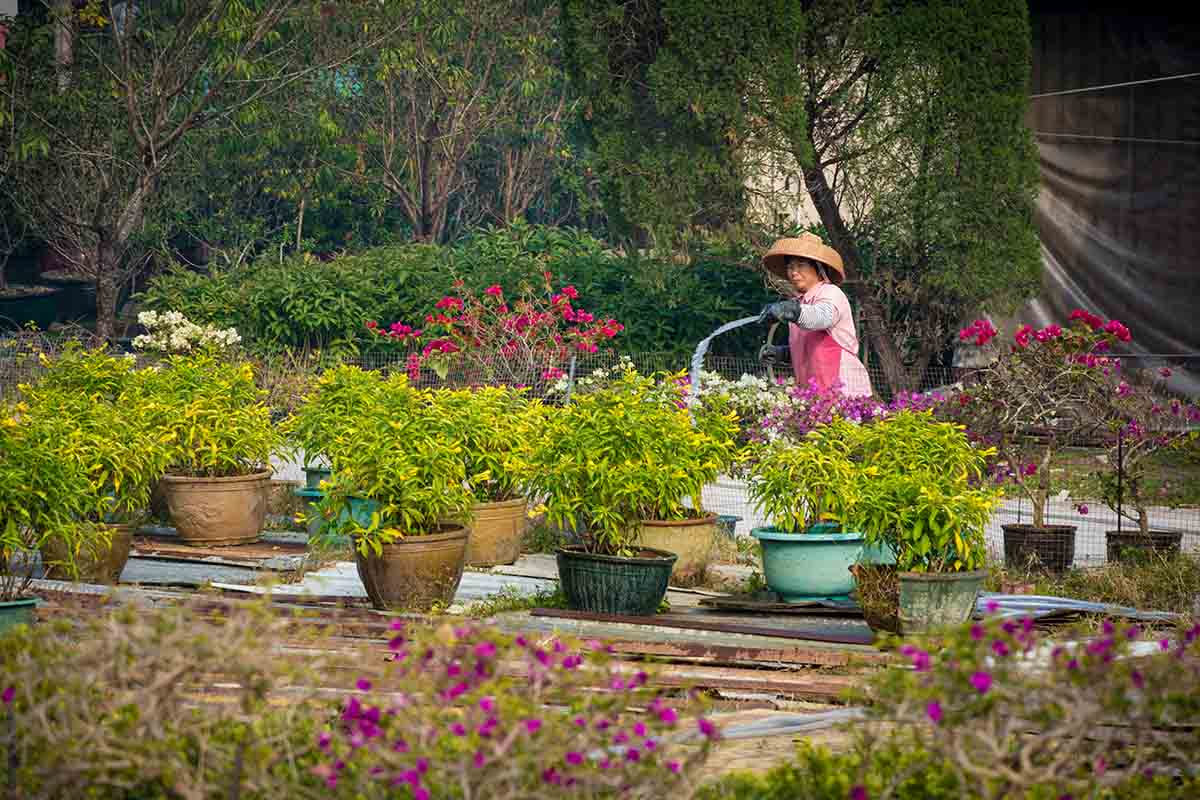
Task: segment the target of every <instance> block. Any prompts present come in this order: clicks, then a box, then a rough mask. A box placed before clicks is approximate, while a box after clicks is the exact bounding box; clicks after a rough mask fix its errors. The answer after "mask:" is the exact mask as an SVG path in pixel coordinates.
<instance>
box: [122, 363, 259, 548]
mask: <svg viewBox="0 0 1200 800" xmlns="http://www.w3.org/2000/svg"><path fill="white" fill-rule="evenodd" d="M145 372H146V375H145V380H146V385H145V386H144V387H143V391H145V392H146V393H147V396H149V397H155V398H158V399H159V400H161V403H160V408H161V413H158V414H156V415H154V424H155V425H156V427H157V429H158V431H159V433H160V435H162V436H164V437H169V440H170V442H171V457H170V467H169V468H168V471H167V474H166V475H165V476H164V477H163V480H162V484H163V491H164V494H165V495H166V501H167V506H168V508H169V510H170V515H171V520H172V522H173V523H174V525H175V529H176V530H177V531H178V533H179V538H180V541H181V542H183V543H184V544H189V545H195V546H209V547H213V546H228V545H236V544H244V543H247V542H253V541H257V539H258V536H259V533H260V532H261V530H262V526H263V521H264V519H265V516H266V483H267V481H268V480H270V477H271V469H270V459H271V456H272V454H274V453H275V452H276V451H277V450H278V449H279V448H280V447H281V445H282V443H283V438H282V435H281V433H280V431H279V429H278V428H277V427H276V426H275V425H274V423H273V422H272V421H271V412H270V409H269V408H268V407H267V406H266V404H265V403H263V402H262V394H263V393H262V392H261V391H260V390H259V389H258V387H257V386H255V383H254V374H253V370H252V369H251V367H250V365H248V364H244V363H225V362H222V361H219V360H217V359H216V358H215V357H214V356H213V355H211V354H207V353H201V354H197V355H190V356H170V357H168V358H167V360H166V362H165V363H164V364H163V365H162V368H161V369H158V370H147V371H145Z"/></svg>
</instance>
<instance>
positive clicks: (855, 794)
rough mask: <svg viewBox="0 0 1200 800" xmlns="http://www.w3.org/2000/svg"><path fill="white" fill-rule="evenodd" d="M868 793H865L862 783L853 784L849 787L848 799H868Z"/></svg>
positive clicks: (865, 789)
mask: <svg viewBox="0 0 1200 800" xmlns="http://www.w3.org/2000/svg"><path fill="white" fill-rule="evenodd" d="M870 797H871V796H870V795H869V794H867V787H865V786H863V785H862V784H858V785H857V786H853V787H851V789H850V800H870Z"/></svg>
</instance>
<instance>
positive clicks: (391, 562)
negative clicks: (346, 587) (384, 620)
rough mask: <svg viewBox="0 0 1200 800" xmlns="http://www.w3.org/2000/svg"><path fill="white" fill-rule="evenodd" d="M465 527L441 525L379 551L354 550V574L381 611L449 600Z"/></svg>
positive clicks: (425, 607)
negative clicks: (436, 528) (377, 553)
mask: <svg viewBox="0 0 1200 800" xmlns="http://www.w3.org/2000/svg"><path fill="white" fill-rule="evenodd" d="M469 533H470V532H469V531H468V530H467V529H466V528H464V527H463V526H461V525H443V526H441V530H440V531H439V532H438V533H431V534H422V535H413V536H408V537H406V538H404V539H400V540H399V541H395V542H392V543H391V544H385V545H383V553H382V554H381V555H378V556H377V555H375V554H374V553H371V554H369V555H365V556H364V555H363V554H362V553H361V552H360V551H359V550H358V548H357V547H356V548H355V550H354V563H355V565H356V566H357V567H358V577H359V579H360V580H361V581H362V583H363V586H364V587H365V588H366V590H367V597H369V598H371V604H372V605H373V606H375V608H378V609H380V610H389V609H391V610H405V611H429V610H430V609H431V608H433V607H434V605H437V604H439V603H440V604H442V605H449V604H450V603H451V602H452V601H453V600H454V593H455V592H456V591H458V584H459V582H460V581H461V580H462V574H463V567H464V566H465V564H466V560H467V539H468V536H469Z"/></svg>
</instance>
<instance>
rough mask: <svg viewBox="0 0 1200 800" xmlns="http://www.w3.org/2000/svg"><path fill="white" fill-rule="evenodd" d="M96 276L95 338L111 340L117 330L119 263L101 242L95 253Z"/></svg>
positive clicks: (112, 251)
mask: <svg viewBox="0 0 1200 800" xmlns="http://www.w3.org/2000/svg"><path fill="white" fill-rule="evenodd" d="M92 257H93V258H94V259H95V267H96V269H95V273H94V274H95V276H96V338H97V339H99V340H101V341H103V342H111V341H112V340H113V339H114V338H115V336H116V330H117V292H118V290H119V288H120V287H119V284H118V282H117V276H118V274H119V272H118V270H119V268H120V265H119V264H117V263H116V260H117V254H116V252H115V251H114V250H113V249H112V248H111V247H109V246H107V245H105V244H101V245H100V246H99V247H97V248H96V252H95V254H94V255H93V256H92Z"/></svg>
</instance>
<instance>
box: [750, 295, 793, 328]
mask: <svg viewBox="0 0 1200 800" xmlns="http://www.w3.org/2000/svg"><path fill="white" fill-rule="evenodd" d="M798 319H800V303H798V302H797V301H795V300H780V301H779V302H778V303H768V304H767V305H766V306H764V307H763V310H762V313H761V314H759V315H758V321H759V324H762V323H765V322H771V321H779V322H795V321H796V320H798Z"/></svg>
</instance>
